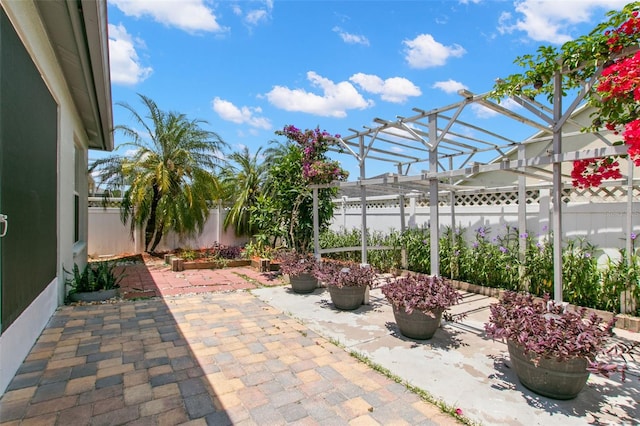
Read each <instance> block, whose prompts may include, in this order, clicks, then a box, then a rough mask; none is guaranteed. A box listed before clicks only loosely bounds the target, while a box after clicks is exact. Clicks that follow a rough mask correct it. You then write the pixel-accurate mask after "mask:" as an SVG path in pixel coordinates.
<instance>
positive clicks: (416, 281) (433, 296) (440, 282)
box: [381, 273, 462, 318]
mask: <svg viewBox="0 0 640 426" xmlns="http://www.w3.org/2000/svg"><path fill="white" fill-rule="evenodd" d="M381 290H382V294H384V296H385V297H386V298H387V300H388V301H389V302H390V303H391V304H392V305H393V306H394V307H395V308H396V309H402V310H404V311H405V312H406V313H408V314H411V313H412V312H413V311H414V310H418V311H421V312H423V313H425V314H427V315H431V316H435V315H437V313H438V312H444V311H446V310H447V309H449V308H450V307H451V306H453V305H455V304H457V303H459V302H460V301H461V300H462V294H461V293H460V292H458V291H457V290H456V289H455V288H453V286H452V285H451V283H450V282H448V281H447V280H445V279H444V278H442V277H436V276H433V275H425V274H413V273H412V274H409V275H406V276H403V277H400V278H397V279H394V280H391V281H389V282H388V283H387V284H385V285H383V286H382V288H381ZM449 318H452V317H449Z"/></svg>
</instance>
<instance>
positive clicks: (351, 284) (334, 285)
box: [315, 260, 378, 310]
mask: <svg viewBox="0 0 640 426" xmlns="http://www.w3.org/2000/svg"><path fill="white" fill-rule="evenodd" d="M377 275H378V272H377V270H376V269H375V268H373V267H372V266H370V265H361V264H359V263H355V262H337V261H329V260H325V261H323V262H319V263H318V265H317V267H316V272H315V276H316V278H317V279H318V280H319V281H321V282H323V283H325V284H326V286H327V289H328V290H329V294H330V296H331V301H332V302H333V305H334V306H335V307H336V308H337V309H341V310H354V309H357V308H358V307H359V306H360V305H362V304H363V303H364V296H365V292H366V291H367V287H369V288H373V287H374V286H375V279H376V278H377Z"/></svg>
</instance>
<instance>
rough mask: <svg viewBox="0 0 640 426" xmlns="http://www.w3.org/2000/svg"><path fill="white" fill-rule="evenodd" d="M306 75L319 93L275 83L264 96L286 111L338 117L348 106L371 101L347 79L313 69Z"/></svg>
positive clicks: (363, 106)
mask: <svg viewBox="0 0 640 426" xmlns="http://www.w3.org/2000/svg"><path fill="white" fill-rule="evenodd" d="M307 79H308V80H309V81H310V82H311V84H312V85H313V86H315V87H318V88H320V89H321V90H322V94H321V95H318V94H315V93H311V92H307V91H306V90H304V89H289V88H288V87H283V86H275V87H274V88H273V89H272V90H271V91H270V92H269V93H267V94H266V97H267V99H268V100H269V102H270V103H271V104H272V105H274V106H275V107H277V108H280V109H283V110H285V111H296V112H305V113H308V114H313V115H319V116H322V117H337V118H343V117H346V116H347V110H350V109H366V108H369V107H371V106H373V104H374V103H373V101H371V100H366V99H364V98H363V97H362V95H360V93H358V91H357V90H356V88H355V87H353V85H352V84H351V83H349V82H348V81H342V82H340V83H334V82H333V81H331V80H329V79H327V78H324V77H322V76H320V75H318V74H317V73H315V72H313V71H309V72H307Z"/></svg>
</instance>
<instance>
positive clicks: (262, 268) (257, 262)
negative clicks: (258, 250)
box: [251, 257, 271, 272]
mask: <svg viewBox="0 0 640 426" xmlns="http://www.w3.org/2000/svg"><path fill="white" fill-rule="evenodd" d="M251 267H252V268H254V269H257V270H258V272H268V271H270V270H271V269H270V268H271V261H270V260H269V259H266V258H263V257H252V258H251Z"/></svg>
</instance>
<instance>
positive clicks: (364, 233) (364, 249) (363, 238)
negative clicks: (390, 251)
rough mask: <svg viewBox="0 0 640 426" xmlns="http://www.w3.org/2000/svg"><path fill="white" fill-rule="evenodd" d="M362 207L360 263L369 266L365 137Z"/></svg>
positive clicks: (362, 164) (361, 162)
mask: <svg viewBox="0 0 640 426" xmlns="http://www.w3.org/2000/svg"><path fill="white" fill-rule="evenodd" d="M359 154H360V183H361V185H360V206H361V209H362V212H361V213H360V214H361V223H360V243H361V250H362V252H361V257H360V259H361V260H360V263H362V264H363V265H366V264H367V187H366V186H365V185H364V181H365V179H366V176H365V164H364V156H365V152H364V136H360V153H359Z"/></svg>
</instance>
